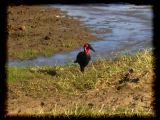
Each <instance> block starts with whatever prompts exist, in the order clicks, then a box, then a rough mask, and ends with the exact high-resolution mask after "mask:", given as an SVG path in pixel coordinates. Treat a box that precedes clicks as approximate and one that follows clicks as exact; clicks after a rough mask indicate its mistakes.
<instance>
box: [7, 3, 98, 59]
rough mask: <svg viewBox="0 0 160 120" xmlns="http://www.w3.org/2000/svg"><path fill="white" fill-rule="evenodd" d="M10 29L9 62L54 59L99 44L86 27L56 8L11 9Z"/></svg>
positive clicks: (30, 7) (9, 14)
mask: <svg viewBox="0 0 160 120" xmlns="http://www.w3.org/2000/svg"><path fill="white" fill-rule="evenodd" d="M33 13H34V14H33ZM7 27H8V58H9V60H17V59H20V60H27V59H33V58H35V57H38V56H51V55H54V54H56V53H59V52H67V51H71V50H73V49H76V48H79V47H81V46H82V45H83V44H84V43H85V42H90V41H94V40H96V36H95V35H93V34H92V30H90V29H89V28H88V27H86V26H85V24H84V23H82V22H81V21H79V20H78V19H76V18H74V17H72V16H68V15H67V14H66V13H65V12H63V11H60V9H58V8H54V7H48V8H47V7H46V6H38V5H37V6H25V5H20V6H9V8H8V26H7Z"/></svg>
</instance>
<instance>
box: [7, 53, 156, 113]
mask: <svg viewBox="0 0 160 120" xmlns="http://www.w3.org/2000/svg"><path fill="white" fill-rule="evenodd" d="M153 61H154V60H153V55H152V53H151V51H148V50H145V51H143V52H138V53H137V54H135V55H134V56H122V57H119V58H117V59H115V60H99V61H96V62H94V63H90V64H89V65H88V66H87V68H86V71H85V73H84V74H82V73H81V72H80V71H79V66H78V65H73V64H71V65H66V66H55V67H52V66H44V67H38V66H37V67H29V68H16V67H14V68H13V67H9V68H8V86H9V92H8V96H9V99H8V114H36V115H37V114H49V115H55V116H56V115H60V114H61V115H76V116H79V115H89V116H100V115H116V114H119V115H123V114H125V115H135V114H136V115H142V116H143V115H144V116H147V115H154V113H153V106H152V101H153V100H154V98H153V90H152V83H153V80H154V78H155V75H154V73H153V68H154V66H153ZM24 103H25V104H24ZM24 108H25V109H24Z"/></svg>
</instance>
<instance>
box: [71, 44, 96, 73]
mask: <svg viewBox="0 0 160 120" xmlns="http://www.w3.org/2000/svg"><path fill="white" fill-rule="evenodd" d="M83 49H84V51H82V52H79V53H78V55H77V58H76V60H75V61H74V63H78V64H79V65H80V70H81V72H84V68H85V67H86V66H87V65H88V63H89V61H90V59H91V56H90V50H92V51H93V52H95V50H94V49H93V48H92V46H91V45H90V44H88V43H85V44H84V46H83Z"/></svg>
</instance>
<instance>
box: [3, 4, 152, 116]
mask: <svg viewBox="0 0 160 120" xmlns="http://www.w3.org/2000/svg"><path fill="white" fill-rule="evenodd" d="M8 30H9V31H8V32H9V36H8V57H9V59H30V58H33V57H35V56H37V55H46V51H48V54H47V55H51V54H54V53H57V52H63V51H69V50H71V49H73V48H77V47H79V46H81V45H82V44H83V43H84V42H89V41H91V40H94V39H95V36H93V35H92V34H91V32H92V31H91V30H89V29H88V28H87V27H85V25H84V24H83V23H81V22H80V21H79V20H77V19H74V18H73V17H70V16H67V15H66V14H65V13H63V12H61V11H60V10H59V9H55V8H47V7H43V6H34V7H33V6H10V7H9V9H8ZM27 50H31V52H33V51H35V55H32V56H29V57H28V56H27V55H23V54H24V53H26V51H27ZM97 69H98V67H97ZM74 71H75V70H74ZM74 71H73V72H74ZM150 73H152V72H150ZM64 74H67V72H64ZM78 75H81V74H80V73H79V74H78ZM119 76H120V75H119ZM51 77H53V80H54V76H51ZM112 77H114V76H112ZM151 77H152V75H151ZM115 78H116V77H115ZM98 79H104V77H103V76H100V77H99V78H98ZM105 79H107V78H105ZM118 79H119V77H118V78H116V79H115V80H118ZM151 79H152V78H150V79H148V80H146V81H142V83H141V82H140V83H128V84H127V85H124V86H120V83H117V82H115V81H111V82H106V83H105V84H102V85H101V83H97V84H99V86H97V88H96V89H86V90H84V91H80V92H78V91H77V93H76V94H74V95H68V94H65V93H60V92H59V91H58V90H57V89H56V88H55V87H54V86H52V84H47V81H48V80H47V79H46V78H45V77H44V78H43V79H38V76H37V77H35V79H32V80H26V81H19V80H17V82H15V83H9V84H8V100H7V110H6V111H7V115H17V114H18V115H28V114H31V115H37V114H47V113H48V114H51V115H52V114H61V113H63V114H64V113H65V112H66V114H68V113H67V110H68V111H69V110H70V109H72V108H75V107H76V106H77V105H82V106H84V107H88V108H87V109H95V110H97V112H95V113H100V112H101V111H102V110H104V109H106V112H107V113H109V114H112V113H116V110H117V112H119V111H120V112H122V113H123V112H124V111H125V110H126V109H128V112H130V113H137V112H138V113H140V114H141V112H139V111H142V113H143V111H145V114H147V113H149V114H150V113H152V112H151V111H153V107H152V101H151V99H152V86H151V85H152V81H151ZM39 83H44V84H39ZM45 84H47V86H46V89H45ZM141 84H142V85H141ZM34 85H35V86H43V93H42V92H41V93H38V92H37V91H35V90H32V89H31V88H30V86H34ZM117 86H118V87H117ZM138 86H143V87H142V88H140V87H138ZM133 89H134V90H133ZM135 89H136V90H135ZM135 108H137V109H138V110H139V111H136V110H135ZM107 109H108V110H107Z"/></svg>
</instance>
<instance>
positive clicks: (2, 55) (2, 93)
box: [0, 0, 160, 120]
mask: <svg viewBox="0 0 160 120" xmlns="http://www.w3.org/2000/svg"><path fill="white" fill-rule="evenodd" d="M117 2H118V3H130V4H136V5H152V6H153V14H154V16H153V20H152V21H153V41H152V43H153V47H154V50H153V53H154V56H155V58H156V60H155V63H154V65H155V69H154V72H155V74H156V79H155V81H154V85H153V90H155V93H154V97H155V100H154V103H155V104H154V111H155V115H156V116H155V117H153V116H152V117H151V118H160V91H159V90H160V89H159V87H160V81H159V80H160V74H158V73H160V72H159V71H160V54H159V52H160V44H158V43H159V41H158V39H159V38H160V34H159V32H160V26H159V24H158V23H159V21H160V0H106V1H104V0H79V1H76V0H74V1H71V0H1V1H0V38H1V40H0V119H1V120H3V119H12V120H13V119H32V118H34V119H56V118H58V119H61V118H63V119H64V118H65V119H66V118H67V119H71V118H76V119H83V118H89V119H93V118H90V117H87V116H80V117H78V118H77V117H75V116H68V117H67V116H66V117H65V116H58V117H52V116H47V115H45V116H7V117H6V116H5V114H6V106H7V105H6V99H7V90H8V89H7V82H6V80H7V72H6V68H5V65H6V61H7V35H8V33H7V27H6V26H7V7H8V6H9V5H10V4H14V5H21V4H22V5H39V4H44V5H45V4H57V3H58V4H85V3H106V4H109V3H117ZM100 118H102V119H103V118H105V119H106V118H110V119H116V118H127V119H131V118H132V119H134V118H145V117H143V116H131V117H128V116H124V117H122V116H121V117H120V116H112V117H111V116H102V117H100ZM94 119H97V118H94ZM98 119H99V118H98Z"/></svg>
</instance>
